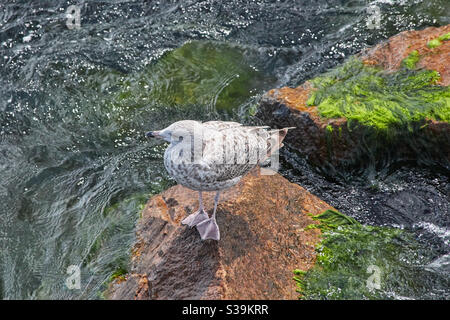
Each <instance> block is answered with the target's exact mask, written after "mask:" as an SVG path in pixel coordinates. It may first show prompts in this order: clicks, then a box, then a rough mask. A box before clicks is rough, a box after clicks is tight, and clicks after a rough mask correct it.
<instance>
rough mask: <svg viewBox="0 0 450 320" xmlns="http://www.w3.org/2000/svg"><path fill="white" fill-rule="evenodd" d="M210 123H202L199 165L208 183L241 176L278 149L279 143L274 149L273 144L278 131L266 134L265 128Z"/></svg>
mask: <svg viewBox="0 0 450 320" xmlns="http://www.w3.org/2000/svg"><path fill="white" fill-rule="evenodd" d="M211 122H212V121H210V123H205V124H206V126H205V128H207V130H205V134H204V136H203V157H202V163H201V166H203V167H204V168H205V172H206V171H208V179H211V181H225V180H231V179H234V178H237V177H241V176H243V175H245V174H246V173H248V172H249V171H250V170H251V169H252V168H254V167H255V166H256V165H258V164H259V163H261V162H263V161H265V160H266V159H267V158H268V157H269V156H270V154H271V153H272V152H273V151H274V150H276V149H278V145H279V144H278V145H277V148H274V147H275V146H272V145H273V142H274V140H273V138H274V135H278V134H279V132H280V130H271V131H268V130H266V128H268V127H251V126H242V125H241V124H239V123H237V122H222V121H214V122H213V123H212V124H211ZM205 124H204V125H205ZM208 129H209V130H208ZM211 129H212V130H211ZM281 130H283V129H281ZM286 132H287V131H286ZM283 138H284V136H283ZM275 141H276V140H275ZM280 143H281V142H280Z"/></svg>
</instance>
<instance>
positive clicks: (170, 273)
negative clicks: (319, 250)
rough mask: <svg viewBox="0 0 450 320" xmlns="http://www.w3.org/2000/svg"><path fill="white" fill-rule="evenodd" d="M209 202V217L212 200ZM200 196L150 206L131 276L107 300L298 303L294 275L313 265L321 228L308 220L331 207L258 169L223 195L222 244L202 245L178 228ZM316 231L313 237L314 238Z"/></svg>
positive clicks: (168, 197)
mask: <svg viewBox="0 0 450 320" xmlns="http://www.w3.org/2000/svg"><path fill="white" fill-rule="evenodd" d="M204 201H205V204H206V207H207V210H209V211H210V212H211V210H212V206H213V194H212V193H206V194H205V196H204ZM197 202H198V201H197V194H196V192H194V191H192V190H189V189H186V188H184V187H182V186H180V185H177V186H174V187H172V188H170V189H169V190H167V191H165V192H163V193H162V194H160V195H157V196H154V197H153V198H151V199H150V200H149V202H148V203H147V205H146V207H145V209H144V211H143V215H142V218H141V219H140V221H139V223H138V226H137V239H138V242H137V243H136V245H135V247H134V250H133V255H132V256H133V257H132V268H131V273H130V274H129V275H127V277H126V281H122V282H120V283H113V284H112V285H111V286H110V288H109V292H108V294H107V296H108V297H109V298H110V299H296V298H297V297H298V293H296V291H295V290H296V286H295V283H294V281H293V280H292V277H293V274H292V271H293V270H294V269H296V268H300V269H303V270H307V269H309V268H310V267H311V266H312V265H313V264H314V261H315V250H314V246H315V244H316V243H317V242H318V241H319V236H320V231H319V230H317V229H314V230H309V231H307V232H305V231H304V228H305V227H306V226H308V225H309V224H311V223H315V222H314V221H313V220H312V219H311V218H310V217H309V216H308V215H307V213H312V214H318V213H321V212H323V211H325V210H327V209H330V208H331V207H330V206H329V205H328V204H326V203H325V202H324V201H322V200H320V199H319V198H317V197H315V196H314V195H312V194H310V193H309V192H307V191H306V190H305V189H303V188H302V187H300V186H298V185H296V184H293V183H290V182H288V181H287V180H286V179H284V178H283V177H282V176H280V175H278V174H275V175H260V174H259V171H257V170H255V171H253V172H252V173H250V174H249V175H247V176H246V177H244V178H243V179H242V181H241V182H240V183H239V184H237V185H236V186H235V187H233V188H231V189H229V190H227V191H224V192H223V194H222V196H221V201H220V203H219V207H218V213H217V214H218V216H217V220H218V224H219V227H220V231H221V240H220V241H214V240H207V241H201V239H200V236H199V235H198V232H197V230H196V229H195V228H193V229H190V228H188V227H187V226H184V225H180V221H181V220H182V219H183V218H184V217H185V216H186V215H188V214H189V213H191V212H193V211H194V210H196V209H197V206H198V203H197ZM311 231H312V232H311Z"/></svg>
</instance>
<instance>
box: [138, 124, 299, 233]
mask: <svg viewBox="0 0 450 320" xmlns="http://www.w3.org/2000/svg"><path fill="white" fill-rule="evenodd" d="M268 129H270V128H269V127H267V126H260V127H257V126H243V125H242V124H240V123H237V122H231V121H208V122H204V123H201V122H199V121H194V120H183V121H178V122H175V123H173V124H171V125H170V126H168V127H167V128H165V129H162V130H160V131H150V132H148V133H147V134H146V136H147V137H154V138H160V139H164V140H166V141H167V142H170V145H169V147H168V148H167V149H166V151H165V153H164V166H165V167H166V169H167V171H168V173H169V174H170V175H171V176H172V177H173V178H174V179H175V180H176V181H177V182H178V183H179V184H181V185H183V186H185V187H187V188H190V189H192V190H196V191H198V202H199V209H198V211H196V212H194V213H193V214H191V215H189V216H188V217H186V218H185V219H184V220H182V221H181V223H182V224H185V225H188V226H189V227H194V226H196V227H197V230H198V232H199V233H200V237H201V238H202V240H206V239H214V240H219V239H220V231H219V227H218V225H217V222H216V210H217V203H218V201H219V195H220V191H221V190H224V189H227V188H229V187H232V186H234V185H235V184H237V183H238V182H239V180H240V179H241V178H242V177H243V176H244V175H245V174H247V173H248V172H249V171H250V170H251V169H253V168H254V167H255V166H257V165H258V164H262V163H267V162H268V161H269V158H270V156H271V155H273V154H274V152H275V151H277V150H278V149H279V148H281V147H282V146H283V144H282V143H281V142H282V141H283V139H284V137H285V136H286V134H287V132H288V129H291V128H283V129H275V130H268ZM203 191H216V195H215V197H214V210H213V213H212V216H211V217H209V216H208V213H207V212H206V211H205V208H204V206H203V199H202V192H203Z"/></svg>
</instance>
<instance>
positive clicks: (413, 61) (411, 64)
mask: <svg viewBox="0 0 450 320" xmlns="http://www.w3.org/2000/svg"><path fill="white" fill-rule="evenodd" d="M419 60H420V55H419V51H417V50H414V51H412V52H411V53H410V54H409V55H408V56H407V57H406V58H405V59H404V60H403V61H402V64H403V65H404V66H405V67H406V68H407V69H410V70H412V69H415V68H416V65H417V62H419Z"/></svg>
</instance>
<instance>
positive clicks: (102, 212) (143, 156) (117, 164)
mask: <svg viewBox="0 0 450 320" xmlns="http://www.w3.org/2000/svg"><path fill="white" fill-rule="evenodd" d="M74 3H75V2H73V3H72V2H71V1H32V2H31V3H30V2H29V1H10V2H8V3H7V4H5V3H2V4H0V75H1V76H0V111H1V113H0V177H1V183H0V226H1V227H0V243H1V252H0V264H1V265H0V270H1V272H0V297H1V298H3V299H39V298H49V299H97V298H101V292H102V290H103V289H104V288H105V284H106V283H107V282H108V279H109V277H110V275H111V274H112V272H114V270H116V269H118V268H120V267H126V261H127V256H128V254H129V249H130V247H131V245H132V243H133V241H134V238H133V237H134V223H135V221H136V219H137V218H138V213H139V208H140V206H141V205H142V203H144V202H145V200H146V199H148V197H149V196H150V195H151V194H154V193H158V192H160V191H161V190H164V189H165V188H167V187H168V186H170V185H172V184H173V183H174V182H173V180H171V179H170V178H169V177H168V176H167V174H166V172H165V170H164V168H163V165H162V153H163V150H164V146H157V145H153V144H152V143H149V142H147V141H146V140H145V139H144V135H143V133H144V132H145V131H146V130H149V129H158V128H162V127H165V126H166V125H168V124H169V123H171V122H173V121H175V120H178V119H186V118H191V119H199V120H206V119H219V118H220V119H223V120H227V119H228V120H238V121H243V122H247V123H254V122H256V121H257V120H256V119H254V118H253V116H252V114H253V113H254V108H255V106H256V105H257V101H258V98H259V96H260V95H261V94H262V93H264V92H265V91H266V90H268V89H270V88H274V87H279V86H284V85H290V86H295V85H298V84H300V83H301V82H303V81H304V80H306V79H308V78H311V77H312V76H314V75H317V74H319V73H321V72H324V71H325V70H327V69H329V68H330V67H333V66H335V65H337V64H339V63H341V62H342V61H343V60H344V59H345V58H346V57H348V56H349V55H351V54H353V53H356V52H358V51H360V50H361V49H362V48H364V47H367V46H371V45H373V44H376V43H378V42H379V41H381V40H382V39H386V38H387V37H389V36H392V35H394V34H396V33H398V32H400V31H403V30H407V29H411V28H414V29H420V28H423V27H426V26H440V25H444V24H448V23H450V18H449V16H448V12H450V10H449V9H450V8H449V4H448V1H445V0H441V1H438V0H434V1H417V0H416V1H393V0H392V1H325V0H320V1H319V0H317V1H313V0H311V1H237V0H233V1H213V0H206V1H183V2H181V1H148V2H143V3H142V2H141V1H119V0H110V1H102V2H94V1H78V2H76V3H77V4H78V6H79V7H80V10H81V28H80V29H71V30H70V29H68V28H67V27H66V16H65V10H66V9H67V7H68V6H69V5H71V4H74ZM371 5H377V6H379V7H380V9H381V13H382V19H381V20H380V23H381V28H380V29H373V30H370V29H368V28H367V26H366V21H367V20H366V19H367V8H368V7H369V6H371ZM187 42H190V44H189V43H188V44H186V43H187ZM185 44H186V45H185ZM177 48H182V49H177ZM205 48H206V49H205ZM173 50H175V51H173ZM205 88H207V89H205ZM281 173H282V174H284V175H285V176H286V177H288V178H289V179H290V180H291V181H294V182H296V183H299V184H301V185H302V186H305V187H306V188H307V189H309V190H310V191H311V192H313V193H315V194H317V195H318V196H320V197H322V198H323V199H324V200H326V201H327V202H329V203H330V204H331V205H333V206H335V207H336V208H338V209H339V210H341V211H342V212H344V213H346V214H349V215H351V216H353V217H355V218H357V219H358V220H359V221H361V222H363V223H368V224H374V225H390V226H396V227H402V228H407V229H409V230H412V231H413V232H414V234H415V235H416V237H417V239H419V240H420V241H421V242H423V243H424V244H425V245H427V246H429V248H430V251H431V253H432V254H431V256H430V264H429V265H428V266H427V268H428V269H429V270H431V271H430V272H431V273H433V274H436V275H439V274H440V275H443V276H444V277H447V278H448V254H449V250H448V243H449V241H450V239H449V228H450V226H449V222H450V219H449V212H450V210H449V206H450V205H449V193H450V190H449V184H448V177H449V173H448V171H445V169H441V168H416V167H411V166H407V165H399V166H398V167H395V168H393V167H392V168H385V169H384V170H381V172H378V173H373V174H371V175H369V177H368V178H364V179H357V178H355V179H350V180H345V181H342V180H340V179H339V178H336V177H328V178H325V177H324V176H323V175H321V174H320V173H319V172H318V170H317V169H316V168H312V167H310V166H309V165H308V164H306V163H305V161H304V159H302V158H301V157H299V156H298V155H297V154H296V153H295V151H294V150H291V149H290V148H289V146H287V148H286V149H285V150H284V151H283V153H282V170H281ZM431 260H432V261H431ZM70 265H76V266H79V267H80V269H81V290H69V289H68V288H67V286H66V285H65V279H66V278H67V277H68V274H66V271H67V268H68V267H69V266H70ZM433 279H434V278H433ZM432 287H433V289H430V291H431V292H432V294H431V295H430V296H426V297H433V298H445V297H448V296H449V292H450V289H449V288H448V287H446V286H445V283H444V284H442V283H439V282H436V283H433V286H432ZM422 296H424V295H421V294H416V293H411V296H409V298H415V297H422Z"/></svg>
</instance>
